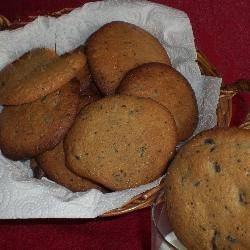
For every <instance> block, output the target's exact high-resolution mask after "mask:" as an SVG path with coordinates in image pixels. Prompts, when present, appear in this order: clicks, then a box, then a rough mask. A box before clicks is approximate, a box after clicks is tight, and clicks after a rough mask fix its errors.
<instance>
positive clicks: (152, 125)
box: [64, 95, 176, 190]
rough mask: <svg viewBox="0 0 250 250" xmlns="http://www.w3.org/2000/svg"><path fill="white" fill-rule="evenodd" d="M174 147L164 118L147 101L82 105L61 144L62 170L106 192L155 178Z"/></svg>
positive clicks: (173, 136) (169, 118)
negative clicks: (63, 155)
mask: <svg viewBox="0 0 250 250" xmlns="http://www.w3.org/2000/svg"><path fill="white" fill-rule="evenodd" d="M175 145H176V126H175V122H174V119H173V118H172V115H171V114H170V112H169V111H168V110H167V109H166V108H165V107H163V106H162V105H160V104H158V103H157V102H155V101H153V100H151V99H146V98H140V97H134V96H126V95H120V96H119V95H117V96H112V97H106V98H103V99H100V100H98V101H96V102H93V103H91V104H89V105H87V106H86V107H85V108H84V109H82V110H81V112H80V114H79V115H78V116H77V118H76V121H75V123H74V125H73V126H72V128H71V129H70V131H69V133H68V134H67V136H66V139H65V141H64V149H65V154H66V162H67V166H68V168H70V169H71V170H72V171H73V172H75V173H76V174H77V175H79V176H82V177H85V178H88V179H90V180H93V181H95V182H97V183H100V184H102V185H103V186H104V187H107V188H109V189H111V190H120V189H126V188H132V187H136V186H139V185H142V184H146V183H149V182H151V181H152V180H155V179H156V178H158V177H160V176H161V175H162V174H163V173H164V171H165V169H166V166H167V163H168V160H169V159H170V158H171V157H172V155H173V152H174V151H175Z"/></svg>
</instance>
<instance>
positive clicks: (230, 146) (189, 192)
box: [165, 128, 250, 250]
mask: <svg viewBox="0 0 250 250" xmlns="http://www.w3.org/2000/svg"><path fill="white" fill-rule="evenodd" d="M165 191H166V210H167V215H168V218H169V222H170V224H171V226H172V228H173V230H174V232H175V233H176V235H177V237H178V238H179V239H180V240H181V241H182V243H183V244H184V245H185V246H186V247H187V248H188V249H245V250H247V249H250V230H249V229H250V220H249V218H250V131H249V130H246V129H245V130H244V129H238V128H220V129H219V128H217V129H213V130H209V131H205V132H203V133H201V134H199V135H198V136H196V137H195V138H193V139H192V140H191V141H189V142H188V143H187V144H186V145H184V146H183V147H182V148H181V149H180V151H179V152H178V154H177V155H176V157H175V159H174V160H173V162H172V163H171V165H170V167H169V169H168V172H167V177H166V188H165Z"/></svg>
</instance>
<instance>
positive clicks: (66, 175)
mask: <svg viewBox="0 0 250 250" xmlns="http://www.w3.org/2000/svg"><path fill="white" fill-rule="evenodd" d="M36 160H37V162H38V164H39V166H40V167H41V168H42V170H43V171H44V173H45V175H46V176H47V177H48V178H49V179H50V180H52V181H55V182H56V183H58V184H60V185H62V186H64V187H66V188H68V189H69V190H71V191H72V192H80V191H84V190H86V189H91V188H100V187H99V186H98V185H97V184H96V183H94V182H92V181H89V180H87V179H84V178H81V177H79V176H77V175H75V174H74V173H73V172H71V171H70V170H69V169H68V168H67V167H66V166H65V155H64V151H63V143H62V142H61V143H59V144H58V145H57V146H56V147H55V148H54V149H52V150H50V151H46V152H45V153H43V154H41V155H39V156H38V157H37V158H36Z"/></svg>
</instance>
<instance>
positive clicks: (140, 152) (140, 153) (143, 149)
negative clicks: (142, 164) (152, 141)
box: [138, 146, 147, 157]
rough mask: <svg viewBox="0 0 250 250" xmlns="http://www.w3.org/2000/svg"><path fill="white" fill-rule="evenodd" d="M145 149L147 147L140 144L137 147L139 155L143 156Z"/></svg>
mask: <svg viewBox="0 0 250 250" xmlns="http://www.w3.org/2000/svg"><path fill="white" fill-rule="evenodd" d="M146 149H147V148H146V147H145V146H142V147H140V148H139V149H138V152H139V155H140V157H143V156H144V155H145V152H146Z"/></svg>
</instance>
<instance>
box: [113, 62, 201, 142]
mask: <svg viewBox="0 0 250 250" xmlns="http://www.w3.org/2000/svg"><path fill="white" fill-rule="evenodd" d="M117 92H118V93H120V94H125V95H135V96H140V97H149V98H151V99H153V100H155V101H157V102H159V103H160V104H162V105H163V106H165V107H166V108H167V109H168V110H169V111H170V112H171V113H172V115H173V116H174V119H175V122H176V126H177V137H178V140H179V141H181V140H185V139H187V138H188V137H190V136H191V135H192V133H193V131H194V129H195V128H196V126H197V123H198V108H197V103H196V99H195V95H194V92H193V90H192V87H191V86H190V84H189V83H188V81H187V80H186V79H185V78H184V76H182V75H181V74H180V73H179V72H178V71H176V70H175V69H174V68H172V67H171V66H168V65H166V64H163V63H147V64H143V65H140V66H138V67H137V68H135V69H132V70H130V71H129V72H128V73H127V74H126V75H125V77H124V78H123V79H122V81H121V84H120V86H119V88H118V90H117Z"/></svg>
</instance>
